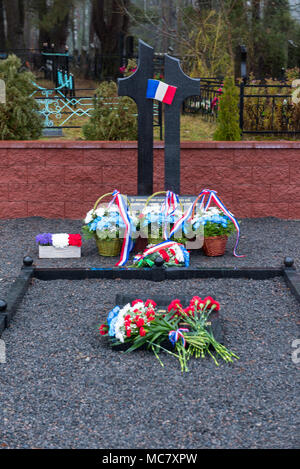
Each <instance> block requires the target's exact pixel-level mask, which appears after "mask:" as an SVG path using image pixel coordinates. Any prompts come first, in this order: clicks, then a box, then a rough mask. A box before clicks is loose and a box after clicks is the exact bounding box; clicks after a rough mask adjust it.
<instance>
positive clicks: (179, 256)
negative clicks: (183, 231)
mask: <svg viewBox="0 0 300 469" xmlns="http://www.w3.org/2000/svg"><path fill="white" fill-rule="evenodd" d="M173 249H174V251H175V254H176V259H177V260H178V262H180V263H181V262H184V256H183V252H182V250H181V248H180V247H179V246H178V245H177V244H174V246H173Z"/></svg>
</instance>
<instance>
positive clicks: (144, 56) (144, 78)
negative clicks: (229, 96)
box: [118, 40, 200, 195]
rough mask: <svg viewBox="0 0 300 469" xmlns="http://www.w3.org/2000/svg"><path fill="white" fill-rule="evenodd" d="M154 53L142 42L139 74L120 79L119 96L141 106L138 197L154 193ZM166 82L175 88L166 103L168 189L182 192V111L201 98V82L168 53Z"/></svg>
mask: <svg viewBox="0 0 300 469" xmlns="http://www.w3.org/2000/svg"><path fill="white" fill-rule="evenodd" d="M153 56H154V50H153V48H152V47H150V46H148V44H146V43H144V42H143V41H141V40H139V61H138V68H137V70H136V72H135V73H134V74H133V75H131V76H130V77H127V78H119V79H118V93H119V95H120V96H130V97H131V98H132V99H134V100H135V102H136V104H137V107H138V195H150V194H152V192H153V100H152V99H149V98H146V92H147V85H148V79H149V78H153V71H154V67H153ZM165 82H166V84H167V85H172V86H175V87H176V88H177V89H176V93H175V96H174V99H173V101H172V104H170V105H169V104H165V190H171V191H173V192H175V193H176V194H179V193H180V111H181V104H182V101H184V100H185V99H186V98H188V97H189V96H193V95H200V79H198V78H190V77H188V76H187V75H186V74H185V73H184V72H183V71H182V69H181V67H180V61H179V60H178V59H176V58H174V57H170V56H169V55H167V54H165Z"/></svg>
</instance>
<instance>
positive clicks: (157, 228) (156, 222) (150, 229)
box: [139, 204, 185, 242]
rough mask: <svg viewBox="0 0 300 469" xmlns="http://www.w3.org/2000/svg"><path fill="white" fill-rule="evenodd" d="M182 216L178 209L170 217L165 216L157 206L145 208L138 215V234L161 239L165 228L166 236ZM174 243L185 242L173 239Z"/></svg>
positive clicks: (180, 239)
mask: <svg viewBox="0 0 300 469" xmlns="http://www.w3.org/2000/svg"><path fill="white" fill-rule="evenodd" d="M182 215H183V213H182V210H181V209H180V208H176V210H174V211H173V213H171V214H170V215H167V216H165V215H164V213H162V208H161V206H160V205H159V204H152V205H148V206H145V207H144V208H143V210H142V212H141V213H140V215H139V218H140V232H141V234H142V236H144V237H149V236H151V237H152V238H157V239H163V233H164V229H165V227H166V226H167V228H168V234H169V231H170V229H171V228H172V226H173V225H174V223H175V222H176V221H177V220H178V219H179V218H181V217H182ZM174 239H175V240H176V241H178V242H180V241H185V240H184V239H183V238H174Z"/></svg>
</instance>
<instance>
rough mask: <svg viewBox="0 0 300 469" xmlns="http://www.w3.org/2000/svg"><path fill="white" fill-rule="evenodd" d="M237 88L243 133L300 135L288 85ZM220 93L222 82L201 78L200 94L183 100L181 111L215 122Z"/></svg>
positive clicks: (298, 115) (299, 115) (298, 116)
mask: <svg viewBox="0 0 300 469" xmlns="http://www.w3.org/2000/svg"><path fill="white" fill-rule="evenodd" d="M237 86H238V87H239V123H240V128H241V131H242V133H243V134H253V135H255V134H258V135H259V134H265V135H268V134H269V135H290V136H292V135H296V134H300V109H298V108H299V107H298V108H297V107H296V106H295V104H294V103H293V101H292V91H293V89H292V86H291V85H289V84H286V83H284V84H272V85H267V84H245V83H244V82H242V83H241V84H239V85H237ZM221 94H222V82H221V81H220V80H219V81H218V80H217V79H201V96H191V97H190V98H188V99H187V100H185V102H184V104H183V108H182V111H183V113H184V114H191V113H198V114H200V115H201V116H203V117H204V118H205V119H206V120H210V121H215V120H216V117H217V114H218V103H219V98H220V95H221Z"/></svg>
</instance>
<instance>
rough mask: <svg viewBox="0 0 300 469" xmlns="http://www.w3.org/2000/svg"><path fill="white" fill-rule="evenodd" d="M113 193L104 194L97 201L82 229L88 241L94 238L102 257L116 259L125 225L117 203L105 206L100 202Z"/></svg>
mask: <svg viewBox="0 0 300 469" xmlns="http://www.w3.org/2000/svg"><path fill="white" fill-rule="evenodd" d="M113 195H114V193H113V192H108V193H107V194H103V195H102V196H101V197H99V198H98V199H97V201H96V202H95V204H94V207H93V208H92V210H90V211H89V212H88V213H87V215H86V218H85V221H84V222H85V224H84V226H83V228H82V231H83V233H84V237H85V238H86V239H90V238H94V239H95V241H96V245H97V248H98V252H99V254H100V255H101V256H105V257H115V256H118V255H119V254H120V251H121V246H122V238H123V237H124V229H125V224H124V222H123V219H122V217H121V215H120V211H119V208H118V206H117V205H116V204H115V203H110V204H106V205H105V206H103V204H101V206H100V202H101V201H102V200H103V199H104V198H105V197H108V196H113Z"/></svg>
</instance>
